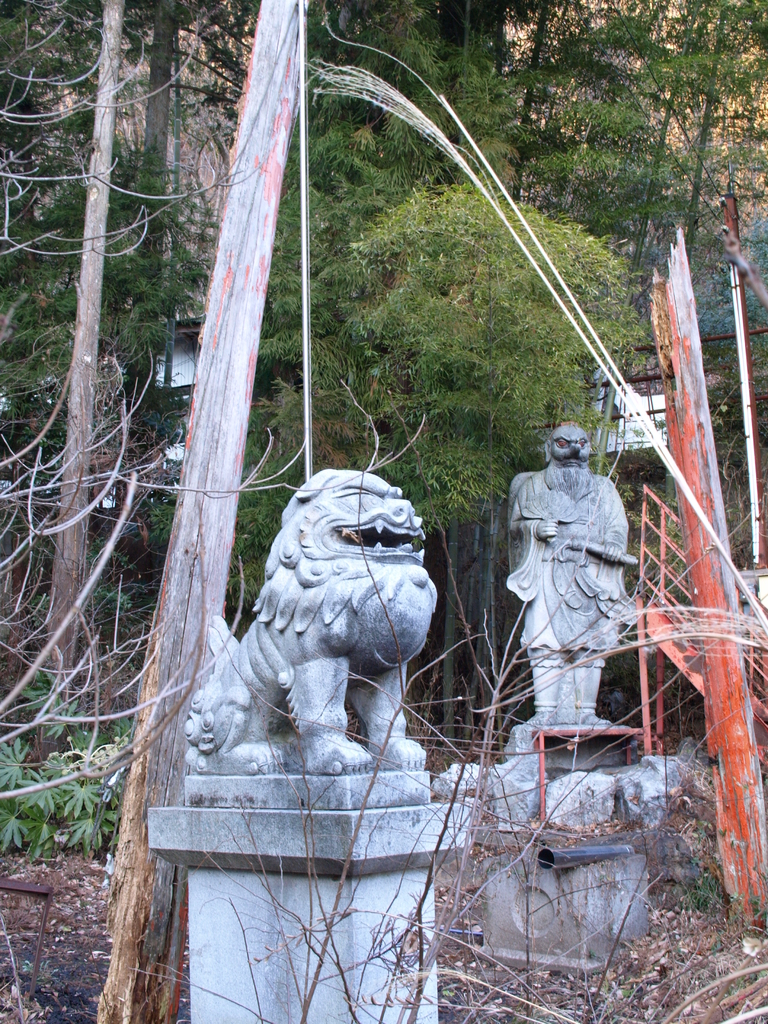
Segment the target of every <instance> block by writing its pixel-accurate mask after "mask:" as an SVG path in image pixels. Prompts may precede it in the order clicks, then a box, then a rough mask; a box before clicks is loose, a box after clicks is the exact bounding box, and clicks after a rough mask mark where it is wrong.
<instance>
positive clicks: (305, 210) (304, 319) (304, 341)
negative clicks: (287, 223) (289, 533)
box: [299, 0, 312, 480]
mask: <svg viewBox="0 0 768 1024" xmlns="http://www.w3.org/2000/svg"><path fill="white" fill-rule="evenodd" d="M306 17H307V3H306V0H299V165H300V170H299V192H300V194H301V354H302V367H303V378H304V477H305V479H306V480H309V479H310V477H311V476H312V348H311V344H310V339H311V335H310V327H309V166H308V164H307V83H306V77H307V75H306V69H307V44H306Z"/></svg>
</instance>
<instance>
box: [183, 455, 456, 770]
mask: <svg viewBox="0 0 768 1024" xmlns="http://www.w3.org/2000/svg"><path fill="white" fill-rule="evenodd" d="M423 539H424V533H423V531H422V529H421V519H420V518H419V517H418V516H417V515H416V514H415V512H414V509H413V506H412V505H411V503H410V502H409V501H407V500H406V499H405V498H403V495H402V491H401V490H400V489H399V488H397V487H390V486H389V484H388V483H386V481H384V480H382V479H381V478H380V477H378V476H375V475H373V474H372V473H360V472H356V471H352V470H323V471H322V472H320V473H316V474H315V475H314V476H313V477H312V479H311V480H310V481H309V482H308V483H306V484H305V485H304V486H303V487H302V488H301V489H300V490H299V491H297V492H296V494H294V496H293V497H292V498H291V500H290V502H289V503H288V506H287V507H286V509H285V511H284V512H283V519H282V529H281V530H280V533H279V534H278V535H277V538H276V539H275V541H274V543H273V545H272V550H271V552H270V555H269V558H268V560H267V565H266V572H265V577H266V579H265V583H264V586H263V587H262V590H261V593H260V594H259V599H258V601H257V602H256V605H255V607H254V611H255V612H257V613H258V615H257V619H256V621H255V622H254V623H253V625H252V626H251V628H250V629H249V630H248V633H247V634H246V636H245V637H244V639H243V640H242V642H241V643H238V642H237V641H236V640H235V639H234V637H232V636H231V634H230V633H229V630H228V628H227V625H226V623H225V621H224V619H222V618H217V619H216V620H214V622H213V624H212V625H211V628H210V631H209V637H208V643H209V646H210V648H211V651H212V653H213V654H214V655H216V660H215V667H214V671H213V675H212V676H211V678H210V680H209V681H208V683H207V684H206V685H205V686H204V687H203V688H202V689H201V690H200V691H199V692H198V693H197V694H196V695H195V697H194V699H193V701H192V710H191V712H190V715H189V719H188V720H187V724H186V727H185V728H186V735H187V738H188V740H189V742H190V744H191V747H190V750H189V753H188V755H187V761H188V763H189V764H190V766H191V767H192V769H193V770H194V771H197V772H201V773H213V774H226V775H240V774H263V773H272V772H276V771H278V770H282V771H287V772H302V773H306V774H310V775H340V774H344V773H357V772H366V771H368V770H370V769H371V768H372V766H373V759H374V758H378V757H381V758H382V766H383V767H384V768H399V769H404V770H410V771H416V770H421V769H422V768H423V767H424V751H423V750H422V748H421V747H420V746H419V745H418V743H416V742H414V741H413V740H410V739H408V738H407V737H406V735H405V717H404V715H403V710H402V698H403V693H404V688H405V678H406V667H407V664H408V661H409V660H410V659H411V658H413V657H414V656H415V655H416V654H418V653H419V651H420V650H421V649H422V647H423V646H424V643H425V641H426V638H427V631H428V629H429V623H430V620H431V618H432V613H433V612H434V610H435V602H436V599H437V593H436V591H435V587H434V585H433V583H432V581H431V580H430V578H429V576H428V574H427V572H426V570H425V569H424V566H423V564H422V563H423V559H424V554H423V551H420V550H417V549H416V547H415V546H414V545H415V544H416V545H417V544H418V543H419V541H421V540H423ZM345 699H346V700H349V703H350V704H351V706H352V707H353V708H354V710H355V713H356V714H357V717H358V719H359V721H360V726H361V730H362V732H363V736H364V740H365V743H364V745H362V744H360V743H355V742H353V741H352V740H350V739H348V738H347V736H346V735H345V732H346V728H347V714H346V711H345V707H344V704H345Z"/></svg>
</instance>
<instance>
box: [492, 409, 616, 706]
mask: <svg viewBox="0 0 768 1024" xmlns="http://www.w3.org/2000/svg"><path fill="white" fill-rule="evenodd" d="M589 452H590V444H589V438H588V437H587V435H586V433H585V432H584V431H583V430H582V429H581V427H579V426H577V425H576V424H574V423H565V424H563V425H562V426H559V427H557V428H556V429H555V430H554V431H553V432H552V435H551V436H550V438H549V440H548V441H547V443H546V446H545V454H546V461H547V467H546V469H544V470H542V471H541V472H538V473H519V474H518V475H517V476H516V477H515V478H514V480H513V481H512V485H511V486H510V489H509V552H510V569H511V573H510V575H509V577H508V579H507V586H508V587H509V589H510V590H512V591H513V592H514V593H515V594H517V596H518V597H519V598H520V599H521V600H522V601H525V602H526V609H525V627H524V630H523V636H522V639H521V644H522V646H523V647H527V649H528V658H529V660H530V664H531V672H532V675H533V689H534V698H535V702H536V713H535V715H534V718H533V720H532V724H534V725H544V724H546V723H547V722H555V721H556V722H558V723H559V724H562V725H565V724H569V725H587V726H594V725H600V724H603V723H602V721H601V719H599V718H598V717H597V715H596V713H595V706H596V702H597V691H598V687H599V686H600V674H601V671H602V668H603V665H604V664H605V658H604V657H603V656H602V655H603V653H604V652H605V651H606V650H608V649H610V648H612V647H614V646H615V644H616V641H617V637H618V630H619V624H620V623H621V622H626V621H628V620H629V619H630V617H631V604H630V602H629V599H628V598H627V594H626V591H625V590H624V581H623V572H624V565H631V564H636V560H635V559H634V558H633V557H632V556H631V555H627V553H626V551H627V517H626V515H625V514H624V508H623V505H622V503H621V498H620V497H619V494H618V492H617V490H616V488H615V487H614V485H613V484H612V483H611V481H610V480H609V479H608V478H607V477H602V476H597V475H596V474H594V473H593V472H592V470H591V469H590V468H589V463H588V459H589ZM604 724H608V723H604Z"/></svg>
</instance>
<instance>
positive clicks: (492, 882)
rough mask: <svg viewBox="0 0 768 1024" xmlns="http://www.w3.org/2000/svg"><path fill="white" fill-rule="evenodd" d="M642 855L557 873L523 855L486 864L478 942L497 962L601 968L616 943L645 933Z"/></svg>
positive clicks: (645, 885)
mask: <svg viewBox="0 0 768 1024" xmlns="http://www.w3.org/2000/svg"><path fill="white" fill-rule="evenodd" d="M647 889H648V872H647V870H646V861H645V856H643V855H641V854H636V855H635V856H627V857H620V858H618V859H616V860H605V861H600V862H598V863H594V864H585V865H582V866H580V867H574V868H567V869H564V870H559V871H557V870H556V871H547V870H544V869H542V868H541V867H540V866H539V865H538V863H537V861H536V859H535V853H534V856H531V855H530V854H525V855H524V856H523V858H522V859H521V860H517V861H516V862H515V863H514V864H513V865H512V867H511V868H510V866H509V859H508V858H503V859H502V858H500V859H499V860H498V861H496V862H495V863H492V864H491V865H489V867H488V882H487V883H486V890H485V899H484V903H483V933H484V945H485V947H486V949H487V950H488V952H489V953H490V954H491V955H492V956H493V957H495V958H496V959H498V960H501V961H502V963H506V964H509V965H510V966H513V967H528V968H538V969H540V970H550V969H557V968H560V969H562V970H579V971H584V970H587V971H589V970H593V969H594V968H598V967H603V966H604V965H605V962H606V959H607V957H608V956H609V955H610V953H611V950H612V949H613V948H614V945H615V944H617V942H621V941H625V942H628V941H630V940H631V939H636V938H639V937H641V936H643V935H646V934H647V932H648V909H647V903H646V899H647Z"/></svg>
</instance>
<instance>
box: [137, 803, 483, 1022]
mask: <svg viewBox="0 0 768 1024" xmlns="http://www.w3.org/2000/svg"><path fill="white" fill-rule="evenodd" d="M457 812H458V813H457V816H456V817H454V816H453V814H452V813H451V812H450V811H449V808H448V805H446V804H421V805H414V806H410V807H397V806H395V807H382V808H368V809H366V810H317V811H309V810H306V809H296V810H288V809H280V810H268V809H258V808H257V809H249V810H245V809H235V808H225V807H165V808H151V809H150V811H149V814H148V826H149V845H150V848H151V849H153V850H154V851H155V852H156V853H157V854H158V855H159V856H161V857H163V858H164V859H166V860H169V861H171V862H172V863H176V864H185V865H186V866H187V867H188V868H189V954H190V956H189V964H190V988H191V1002H192V1024H278V1022H279V1024H283V1022H285V1024H291V1022H294V1021H295V1022H299V1021H302V1020H304V1021H306V1022H307V1024H374V1022H379V1024H395V1022H396V1021H400V1020H407V1019H409V1016H410V1012H411V1010H412V1009H414V1008H416V1009H417V1014H416V1018H415V1019H416V1020H417V1021H418V1024H437V1020H438V1017H437V978H436V969H435V967H434V966H433V967H432V968H431V969H430V970H425V969H424V968H423V966H422V961H420V956H422V957H423V955H424V953H425V952H426V950H427V949H428V948H429V944H430V941H431V935H432V929H433V928H434V896H433V891H432V887H431V885H430V887H429V888H427V883H428V879H429V878H430V867H431V865H432V864H433V862H434V861H435V860H436V859H437V860H438V862H439V860H440V858H441V857H444V856H445V855H446V854H448V853H449V852H450V851H451V850H455V849H457V848H461V847H462V846H463V845H464V843H465V842H466V828H465V826H464V825H463V823H462V821H461V818H462V816H463V815H464V812H463V809H462V808H461V807H458V808H457ZM449 814H450V816H449V817H447V816H448V815H449ZM420 951H421V952H420Z"/></svg>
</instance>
